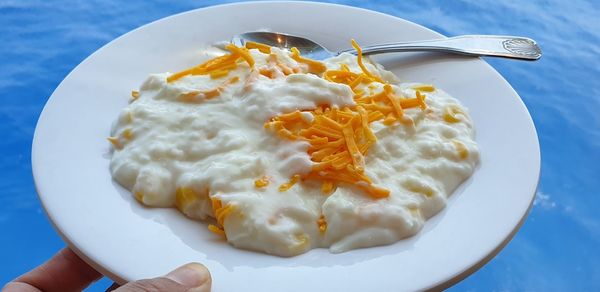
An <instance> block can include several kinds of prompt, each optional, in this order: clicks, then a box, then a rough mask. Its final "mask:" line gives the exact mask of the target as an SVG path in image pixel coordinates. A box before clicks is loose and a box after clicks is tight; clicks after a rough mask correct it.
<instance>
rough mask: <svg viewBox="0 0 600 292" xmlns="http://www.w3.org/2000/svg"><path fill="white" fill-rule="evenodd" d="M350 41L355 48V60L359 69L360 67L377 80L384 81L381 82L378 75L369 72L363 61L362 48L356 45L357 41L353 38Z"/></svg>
mask: <svg viewBox="0 0 600 292" xmlns="http://www.w3.org/2000/svg"><path fill="white" fill-rule="evenodd" d="M351 42H352V47H353V48H354V49H355V50H356V60H357V62H358V66H359V67H360V69H362V71H363V73H364V74H365V75H367V76H369V77H370V78H371V79H373V80H375V81H377V82H381V83H385V82H383V80H381V78H380V77H379V76H376V75H374V74H372V73H371V72H369V70H367V67H366V66H365V64H364V63H363V55H362V49H361V48H360V46H359V45H358V43H357V42H356V41H355V40H351Z"/></svg>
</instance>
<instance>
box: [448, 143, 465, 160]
mask: <svg viewBox="0 0 600 292" xmlns="http://www.w3.org/2000/svg"><path fill="white" fill-rule="evenodd" d="M452 143H453V144H454V147H456V151H457V152H458V157H460V159H467V157H469V150H467V146H465V144H463V143H462V142H460V141H458V140H452Z"/></svg>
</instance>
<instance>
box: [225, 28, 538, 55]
mask: <svg viewBox="0 0 600 292" xmlns="http://www.w3.org/2000/svg"><path fill="white" fill-rule="evenodd" d="M232 41H233V43H234V44H237V45H244V44H245V43H246V42H248V41H252V42H257V43H263V44H266V45H270V46H275V47H280V48H288V49H289V48H291V47H296V48H298V50H299V51H300V53H302V54H303V55H305V56H307V57H309V58H312V59H316V60H324V59H327V58H330V57H334V56H337V55H339V54H341V53H345V52H348V53H354V54H356V51H355V50H346V51H341V52H337V53H335V52H331V51H329V50H327V49H326V48H325V47H323V46H321V45H319V44H317V43H315V42H313V41H311V40H309V39H306V38H303V37H299V36H294V35H290V34H284V33H278V32H262V31H260V32H259V31H254V32H246V33H242V34H239V35H236V36H234V37H233V39H232ZM362 50H363V55H370V54H381V53H391V52H409V51H435V52H445V53H454V54H461V55H468V56H478V57H479V56H490V57H503V58H512V59H520V60H529V61H535V60H538V59H539V58H540V57H541V56H542V50H541V49H540V47H539V46H538V45H537V43H536V42H535V41H534V40H532V39H530V38H525V37H515V36H497V35H463V36H456V37H451V38H445V39H436V40H426V41H415V42H401V43H390V44H383V45H375V46H368V47H363V48H362Z"/></svg>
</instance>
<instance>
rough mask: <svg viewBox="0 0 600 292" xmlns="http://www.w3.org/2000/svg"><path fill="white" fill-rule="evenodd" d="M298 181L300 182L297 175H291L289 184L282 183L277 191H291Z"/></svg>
mask: <svg viewBox="0 0 600 292" xmlns="http://www.w3.org/2000/svg"><path fill="white" fill-rule="evenodd" d="M299 180H300V175H298V174H295V175H293V176H292V178H291V179H290V181H289V182H287V183H284V184H282V185H281V186H279V191H280V192H285V191H287V190H289V189H291V188H292V187H293V186H294V185H295V184H296V183H297V182H298V181H299Z"/></svg>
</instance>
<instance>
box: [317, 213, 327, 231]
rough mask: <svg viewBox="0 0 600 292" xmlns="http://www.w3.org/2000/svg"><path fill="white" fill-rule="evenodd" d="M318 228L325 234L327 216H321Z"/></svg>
mask: <svg viewBox="0 0 600 292" xmlns="http://www.w3.org/2000/svg"><path fill="white" fill-rule="evenodd" d="M317 226H318V228H319V231H320V232H321V233H325V231H327V220H325V215H321V216H320V217H319V219H318V220H317Z"/></svg>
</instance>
